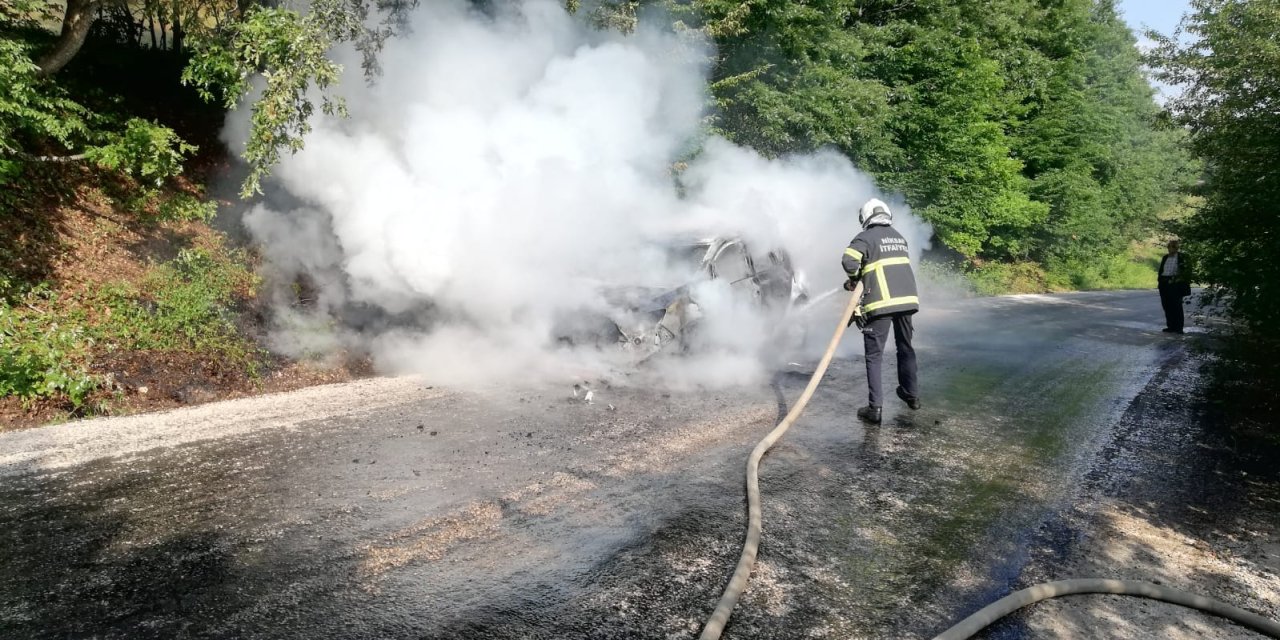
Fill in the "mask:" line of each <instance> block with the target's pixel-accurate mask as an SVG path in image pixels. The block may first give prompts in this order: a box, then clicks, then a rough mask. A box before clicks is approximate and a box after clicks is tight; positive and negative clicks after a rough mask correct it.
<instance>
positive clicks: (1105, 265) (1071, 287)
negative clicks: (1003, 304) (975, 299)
mask: <svg viewBox="0 0 1280 640" xmlns="http://www.w3.org/2000/svg"><path fill="white" fill-rule="evenodd" d="M1163 255H1164V249H1163V247H1162V246H1161V245H1160V244H1159V243H1157V241H1156V240H1155V239H1152V240H1150V241H1147V242H1135V243H1133V244H1132V245H1131V246H1130V247H1129V249H1128V251H1126V252H1125V253H1123V254H1121V255H1118V256H1115V257H1113V258H1111V259H1109V260H1104V261H1101V262H1096V263H1087V264H1072V265H1059V266H1055V267H1053V268H1046V267H1045V266H1043V265H1041V264H1039V263H1035V262H1014V263H998V262H989V263H986V264H984V265H982V266H980V267H977V268H975V269H972V270H971V271H969V272H968V273H967V274H966V276H967V277H968V280H969V282H970V283H972V284H973V287H974V289H975V290H977V292H978V293H979V294H982V295H1004V294H1011V293H1049V292H1055V291H1100V290H1116V289H1154V288H1156V269H1157V268H1158V267H1159V266H1160V258H1161V256H1163Z"/></svg>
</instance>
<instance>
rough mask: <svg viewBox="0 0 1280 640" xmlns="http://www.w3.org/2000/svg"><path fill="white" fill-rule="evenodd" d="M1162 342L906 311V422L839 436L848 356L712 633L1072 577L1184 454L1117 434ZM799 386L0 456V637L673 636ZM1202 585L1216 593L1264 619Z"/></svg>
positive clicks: (774, 490)
mask: <svg viewBox="0 0 1280 640" xmlns="http://www.w3.org/2000/svg"><path fill="white" fill-rule="evenodd" d="M1159 317H1160V308H1159V301H1158V298H1157V297H1156V296H1155V294H1154V293H1152V292H1129V293H1089V294H1071V295H1063V296H1031V297H1016V298H998V299H986V300H971V301H960V302H954V303H950V304H948V305H945V306H939V307H933V308H928V309H926V311H925V312H924V313H922V314H921V315H920V316H919V318H918V327H919V328H918V336H919V342H920V344H919V346H918V350H919V354H920V360H921V364H922V374H923V375H922V377H923V392H924V398H925V401H926V405H925V408H923V409H922V410H920V411H917V412H909V411H907V410H905V408H901V407H892V408H891V409H892V410H893V411H891V412H889V413H888V414H887V415H886V421H885V424H884V425H883V426H881V427H877V428H864V427H863V426H861V425H859V424H857V423H856V421H855V420H853V419H852V410H853V409H854V408H856V407H857V406H858V404H859V403H860V402H862V400H863V395H864V393H865V391H864V389H865V386H864V381H863V374H862V364H861V360H860V358H859V357H857V354H856V351H855V353H854V354H853V355H852V357H849V358H845V359H841V360H837V362H836V363H835V365H833V367H832V371H831V372H830V373H829V374H828V379H827V380H826V381H825V382H824V384H823V386H822V387H821V388H820V390H819V392H818V395H817V396H816V398H815V400H814V401H813V402H812V403H811V405H810V407H809V409H808V411H807V413H806V415H805V417H803V418H802V419H801V421H800V422H799V423H798V424H797V426H796V428H794V429H792V430H791V432H790V433H788V435H787V437H786V438H785V439H784V440H783V441H782V442H781V443H780V444H779V445H778V446H777V447H776V448H775V449H774V451H773V452H772V453H770V455H769V456H768V457H766V459H765V461H764V464H763V465H762V472H761V489H762V492H763V494H764V522H765V529H764V542H763V545H762V547H761V556H760V563H759V565H758V567H757V569H756V572H755V574H754V575H753V578H752V582H751V586H750V587H749V589H748V591H747V593H746V595H745V596H744V598H743V600H742V602H741V603H740V604H739V606H738V609H737V610H736V612H735V614H734V618H733V620H732V621H731V622H730V626H729V628H728V632H727V634H726V637H729V638H807V637H895V638H902V637H922V636H928V635H930V634H932V633H935V632H937V631H939V630H941V629H942V628H945V627H946V626H948V625H949V624H950V623H951V622H953V621H954V620H956V619H958V618H959V617H960V616H961V615H962V614H965V613H968V612H969V611H970V610H972V609H974V608H976V607H977V606H979V605H980V604H982V603H985V602H986V601H988V600H990V599H993V598H994V597H997V596H999V595H1002V594H1003V593H1006V592H1007V591H1009V590H1010V589H1011V588H1017V587H1018V586H1020V582H1022V581H1025V580H1026V579H1029V577H1031V576H1033V575H1035V576H1037V577H1039V576H1040V575H1042V574H1043V575H1049V576H1050V577H1069V576H1061V575H1052V574H1053V573H1054V571H1056V570H1059V569H1062V570H1065V569H1064V568H1071V567H1073V566H1074V565H1072V564H1071V563H1072V562H1074V561H1075V560H1073V559H1074V558H1077V557H1078V555H1079V554H1081V553H1084V552H1085V550H1086V549H1085V545H1082V544H1080V543H1079V540H1081V539H1083V538H1089V536H1091V535H1111V534H1110V533H1108V529H1107V527H1106V526H1104V524H1105V523H1104V522H1103V520H1102V518H1104V517H1105V509H1106V505H1103V506H1102V507H1099V508H1098V509H1093V510H1090V509H1089V508H1088V505H1089V504H1092V503H1093V502H1097V501H1101V500H1103V499H1104V498H1105V499H1107V500H1112V501H1113V502H1114V503H1115V504H1119V502H1118V501H1119V499H1120V498H1119V497H1118V496H1121V495H1122V492H1115V491H1113V492H1111V493H1107V491H1106V489H1105V488H1106V487H1110V486H1113V485H1111V484H1108V481H1109V480H1108V479H1114V478H1117V477H1121V476H1123V477H1130V476H1133V475H1134V474H1138V473H1140V472H1142V470H1144V469H1150V468H1153V467H1154V468H1158V467H1159V466H1160V465H1161V464H1163V463H1164V462H1165V461H1163V460H1162V459H1161V458H1160V456H1159V455H1157V454H1158V453H1159V452H1163V451H1177V452H1181V454H1185V455H1186V456H1191V457H1194V453H1195V451H1194V447H1189V446H1188V445H1187V443H1186V441H1185V438H1184V439H1182V440H1178V441H1177V442H1169V443H1164V442H1163V440H1162V437H1163V436H1162V434H1163V433H1164V432H1163V431H1162V426H1161V425H1160V424H1158V422H1159V417H1158V416H1157V417H1156V418H1152V419H1150V420H1147V421H1146V422H1143V421H1141V420H1139V421H1137V422H1135V421H1134V420H1132V419H1130V418H1131V414H1132V407H1133V406H1134V405H1135V404H1137V403H1140V402H1142V398H1144V397H1147V396H1148V395H1149V394H1150V393H1153V391H1152V389H1153V388H1155V389H1156V390H1157V391H1158V388H1159V386H1160V385H1161V384H1163V382H1162V381H1163V380H1165V379H1167V378H1168V377H1169V373H1168V372H1169V371H1172V370H1173V369H1174V368H1177V367H1183V368H1184V369H1185V368H1186V367H1185V366H1184V363H1185V362H1186V361H1187V354H1188V341H1190V340H1195V339H1196V338H1195V337H1193V336H1187V337H1175V336H1169V335H1167V334H1162V333H1161V332H1160V330H1159V329H1160V325H1159V324H1158V318H1159ZM890 360H892V359H890ZM1178 370H1179V371H1181V369H1178ZM1192 373H1193V374H1194V372H1192ZM886 374H887V375H888V376H890V379H892V378H891V376H892V375H893V372H892V370H890V371H888V372H886ZM1162 376H1163V377H1162ZM806 379H807V376H806V375H804V372H792V373H787V372H783V373H779V374H778V375H777V376H776V377H775V378H774V380H773V383H772V384H771V385H769V386H766V387H761V388H746V389H737V390H732V391H721V392H712V393H704V394H678V393H672V394H667V393H662V392H657V391H648V390H643V389H633V388H625V387H623V388H612V389H602V390H598V394H599V395H600V396H601V398H600V400H598V402H597V403H596V404H591V405H588V404H581V403H574V402H570V401H568V399H567V398H566V396H567V387H565V388H564V389H561V388H559V387H556V388H543V389H533V390H528V391H525V392H523V393H514V394H510V393H496V392H495V393H493V394H486V393H480V392H472V393H460V392H451V391H443V390H438V389H430V388H427V387H425V385H423V384H422V383H421V382H420V381H417V380H414V379H403V378H402V379H383V380H367V381H362V382H358V383H354V384H350V385H337V386H331V387H317V388H313V389H308V390H304V391H301V392H296V393H292V394H284V395H279V396H269V397H262V398H256V399H252V400H247V401H236V402H229V403H221V404H216V405H206V406H202V407H197V408H194V409H189V410H180V411H175V412H171V413H165V414H158V415H149V416H136V417H131V418H124V419H110V420H101V421H87V422H80V423H74V424H67V425H60V426H56V427H49V428H44V429H37V430H32V431H26V432H17V433H8V434H3V435H0V536H3V540H0V566H3V567H4V571H3V574H0V637H6V638H8V637H15V638H17V637H23V638H65V637H95V638H183V637H190V638H197V637H198V638H467V637H470V638H679V637H693V636H694V635H696V633H697V631H698V629H699V627H700V624H701V622H702V620H703V619H704V617H705V616H706V615H707V613H709V611H710V610H711V608H712V607H713V606H714V604H715V601H716V599H717V597H718V596H719V592H720V589H721V588H722V587H723V585H724V581H725V580H726V579H727V577H728V575H729V573H730V572H731V571H732V568H733V565H734V562H735V561H736V559H737V554H738V549H739V544H740V542H741V536H742V530H743V520H744V517H745V513H744V511H745V508H744V497H743V495H742V477H741V474H742V465H743V462H744V460H745V459H746V456H747V453H748V452H749V451H750V449H751V447H752V446H753V445H754V443H755V441H756V440H757V439H758V438H759V437H760V436H761V435H763V434H764V433H766V432H767V431H768V430H769V429H770V428H771V427H772V425H773V423H774V422H775V421H776V420H777V419H778V418H779V417H780V414H781V413H782V412H784V411H785V409H786V402H787V399H788V398H791V397H794V396H795V395H796V394H797V393H798V391H799V389H800V388H801V387H802V386H803V384H804V383H805V381H806ZM1192 384H1194V383H1192ZM1153 385H1154V387H1153ZM1144 390H1145V391H1144ZM605 396H607V399H606V398H605ZM1135 398H1136V399H1138V400H1137V402H1135ZM608 405H613V406H614V407H616V410H611V409H610V408H609V406H608ZM1127 416H1130V417H1127ZM1153 421H1154V422H1153ZM1179 433H1182V434H1184V436H1185V435H1186V434H1189V433H1191V431H1188V430H1186V429H1184V430H1182V431H1180V432H1179ZM1139 436H1141V437H1143V438H1148V439H1150V440H1151V447H1152V449H1151V451H1148V452H1147V454H1145V455H1134V456H1129V457H1127V458H1125V459H1124V460H1117V459H1116V454H1115V452H1117V451H1126V450H1128V449H1125V445H1124V443H1125V442H1130V441H1132V440H1133V439H1134V438H1136V437H1139ZM1188 437H1190V436H1188ZM1197 473H1207V471H1204V470H1203V469H1202V470H1200V471H1197ZM1148 493H1149V495H1148V494H1144V495H1147V499H1150V500H1151V501H1155V502H1159V501H1160V500H1161V499H1163V498H1164V497H1166V495H1167V496H1168V497H1169V498H1170V499H1179V498H1178V496H1181V494H1179V493H1177V491H1176V490H1174V489H1170V490H1169V491H1168V492H1167V493H1166V492H1165V490H1163V489H1161V488H1158V487H1156V488H1151V489H1150V491H1149V492H1148ZM1108 504H1110V503H1108ZM1112 506H1114V504H1113V505H1112ZM1082 514H1083V515H1082ZM1099 514H1103V515H1099ZM1127 515H1128V516H1130V517H1138V518H1139V519H1140V515H1136V516H1135V515H1134V514H1133V513H1128V514H1127ZM1107 522H1110V521H1107ZM1271 535H1274V534H1271ZM1082 536H1083V538H1082ZM1266 548H1267V547H1264V549H1266ZM1131 564H1133V565H1134V566H1132V567H1131V568H1132V570H1133V572H1134V573H1140V567H1139V566H1136V565H1137V563H1131ZM1258 566H1259V567H1262V569H1265V568H1266V565H1265V564H1262V565H1258ZM1105 568H1106V567H1102V568H1097V567H1091V570H1092V569H1098V570H1102V569H1105ZM1166 569H1167V567H1166ZM1262 569H1258V571H1262ZM1270 571H1271V573H1270V574H1269V576H1270V578H1267V577H1266V576H1265V575H1264V576H1263V578H1262V580H1263V583H1265V584H1274V583H1273V582H1272V583H1266V582H1265V580H1267V579H1271V580H1274V577H1275V570H1274V564H1273V565H1271V569H1270ZM1166 573H1168V572H1167V571H1166ZM1264 573H1265V572H1264ZM1126 577H1131V576H1129V575H1128V574H1126ZM1170 579H1171V580H1172V579H1173V578H1170ZM1224 580H1225V582H1224V584H1226V585H1227V586H1226V587H1223V588H1224V589H1227V592H1226V593H1223V594H1213V593H1211V594H1210V595H1219V596H1220V597H1224V598H1226V599H1229V600H1233V601H1234V602H1235V603H1236V604H1239V605H1241V606H1246V607H1251V608H1254V609H1255V610H1257V611H1259V612H1260V613H1263V614H1264V615H1272V616H1274V615H1276V611H1275V606H1276V605H1275V602H1274V601H1271V602H1270V604H1268V601H1267V597H1268V596H1267V595H1266V594H1267V593H1273V592H1266V591H1264V590H1260V589H1253V590H1240V591H1242V592H1246V591H1247V593H1243V595H1242V593H1236V591H1234V590H1232V589H1231V580H1230V579H1224ZM1268 606H1269V607H1270V611H1268V610H1267V607H1268ZM1063 624H1064V625H1066V624H1067V623H1063ZM1070 624H1087V623H1082V622H1079V621H1078V620H1077V621H1076V622H1072V623H1070ZM1049 627H1052V625H1048V624H1044V623H1041V622H1038V621H1037V619H1035V618H1034V616H1030V617H1028V616H1024V617H1022V618H1019V619H1017V620H1015V621H1013V622H1011V623H1009V624H1007V625H1005V626H1004V627H1002V628H999V629H996V630H994V631H993V633H996V634H1001V635H1002V636H1003V637H1023V636H1025V635H1027V634H1029V633H1033V632H1038V631H1044V630H1045V629H1048V630H1047V631H1044V632H1045V633H1054V632H1055V631H1054V630H1053V629H1052V628H1049ZM1068 627H1069V625H1068V626H1066V627H1063V628H1064V629H1065V628H1068ZM1075 628H1077V629H1078V627H1075ZM1058 632H1062V633H1065V632H1064V631H1062V630H1061V629H1059V630H1058Z"/></svg>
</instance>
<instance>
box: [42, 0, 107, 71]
mask: <svg viewBox="0 0 1280 640" xmlns="http://www.w3.org/2000/svg"><path fill="white" fill-rule="evenodd" d="M101 3H102V0H67V12H66V14H65V15H64V16H63V18H62V33H60V34H59V35H58V40H57V42H54V43H53V50H51V51H49V52H48V53H46V54H45V55H44V56H43V57H41V58H40V60H39V61H38V62H36V66H38V67H40V75H42V76H51V75H53V74H55V73H57V72H58V71H60V70H62V68H63V67H65V66H67V63H68V62H71V59H72V58H74V57H76V54H77V53H79V52H80V47H81V46H82V45H84V39H85V36H88V35H89V27H91V26H93V21H94V20H95V19H96V18H97V17H98V6H99V5H100V4H101Z"/></svg>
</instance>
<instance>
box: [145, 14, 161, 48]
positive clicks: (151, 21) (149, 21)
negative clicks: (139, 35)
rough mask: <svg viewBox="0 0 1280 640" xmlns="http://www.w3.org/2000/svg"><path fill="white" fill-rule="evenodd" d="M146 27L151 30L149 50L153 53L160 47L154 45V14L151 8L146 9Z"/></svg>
mask: <svg viewBox="0 0 1280 640" xmlns="http://www.w3.org/2000/svg"><path fill="white" fill-rule="evenodd" d="M147 25H148V26H149V27H150V28H151V50H152V51H155V50H156V48H158V47H159V46H160V45H159V44H157V43H156V12H155V9H154V8H152V7H148V8H147Z"/></svg>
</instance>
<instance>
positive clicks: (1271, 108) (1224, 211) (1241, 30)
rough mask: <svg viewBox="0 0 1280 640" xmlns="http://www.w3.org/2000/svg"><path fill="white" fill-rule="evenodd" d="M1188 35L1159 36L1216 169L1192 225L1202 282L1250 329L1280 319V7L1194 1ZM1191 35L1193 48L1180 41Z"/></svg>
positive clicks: (1209, 165) (1194, 138)
mask: <svg viewBox="0 0 1280 640" xmlns="http://www.w3.org/2000/svg"><path fill="white" fill-rule="evenodd" d="M1180 32H1181V33H1180V34H1174V35H1173V36H1168V37H1166V36H1161V35H1159V34H1151V36H1152V37H1153V38H1154V39H1155V40H1156V41H1157V43H1158V47H1157V49H1156V50H1155V52H1154V53H1153V55H1152V56H1151V62H1152V63H1153V64H1154V65H1155V66H1156V67H1157V68H1158V69H1159V74H1158V77H1160V78H1161V79H1162V80H1165V81H1167V82H1170V83H1176V84H1179V85H1181V88H1182V89H1183V91H1182V93H1181V94H1180V95H1179V96H1178V97H1176V98H1174V99H1173V100H1172V102H1171V104H1170V105H1169V106H1170V108H1171V110H1172V112H1173V114H1174V116H1175V118H1176V119H1177V121H1178V122H1179V123H1181V124H1183V125H1184V126H1185V127H1186V128H1187V130H1188V131H1189V132H1190V133H1189V136H1190V140H1189V142H1190V146H1191V149H1192V151H1193V152H1194V153H1195V154H1196V155H1197V156H1198V157H1200V158H1201V159H1202V160H1203V161H1204V163H1205V167H1206V175H1205V181H1204V184H1203V185H1201V186H1200V188H1199V189H1198V192H1199V193H1200V195H1202V196H1203V197H1204V199H1205V200H1204V204H1203V206H1202V207H1201V209H1200V212H1199V214H1198V215H1196V216H1193V217H1191V218H1189V219H1187V221H1186V222H1185V223H1183V224H1182V227H1181V232H1182V234H1183V235H1184V240H1185V242H1184V245H1183V250H1184V251H1185V252H1187V253H1188V254H1190V255H1193V256H1195V257H1196V259H1197V264H1198V266H1199V269H1198V276H1199V278H1200V279H1201V280H1203V281H1205V282H1206V283H1207V284H1210V285H1213V287H1214V291H1215V292H1216V293H1217V294H1219V295H1221V296H1222V297H1223V298H1225V299H1226V300H1227V302H1228V303H1229V305H1230V308H1231V309H1232V310H1233V311H1234V312H1235V313H1236V314H1237V315H1238V316H1239V317H1240V318H1242V319H1244V320H1245V321H1246V322H1247V323H1248V324H1249V325H1250V326H1252V327H1254V328H1256V329H1261V330H1263V333H1264V334H1272V335H1273V334H1274V327H1275V326H1276V323H1277V322H1280V264H1277V262H1276V260H1275V256H1276V255H1278V254H1280V217H1277V215H1276V203H1277V202H1280V172H1277V171H1276V167H1280V109H1277V105H1280V74H1278V73H1277V72H1276V70H1277V69H1280V41H1277V39H1276V34H1277V33H1280V0H1253V1H1251V2H1244V1H1242V0H1192V2H1191V13H1190V14H1189V15H1188V16H1187V17H1186V18H1184V20H1183V24H1182V26H1181V27H1180ZM1179 35H1181V36H1182V37H1183V38H1185V44H1183V43H1182V41H1180V39H1179V37H1178V36H1179Z"/></svg>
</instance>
